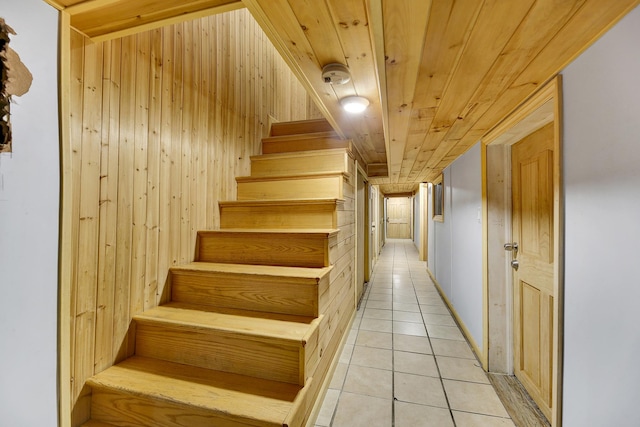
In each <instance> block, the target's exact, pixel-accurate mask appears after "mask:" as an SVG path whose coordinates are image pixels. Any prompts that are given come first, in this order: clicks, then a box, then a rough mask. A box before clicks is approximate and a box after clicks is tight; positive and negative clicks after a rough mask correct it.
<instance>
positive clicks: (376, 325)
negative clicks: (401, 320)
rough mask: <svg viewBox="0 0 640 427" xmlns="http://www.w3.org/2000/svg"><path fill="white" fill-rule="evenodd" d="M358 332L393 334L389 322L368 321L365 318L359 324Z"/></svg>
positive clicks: (391, 325) (390, 322) (391, 324)
mask: <svg viewBox="0 0 640 427" xmlns="http://www.w3.org/2000/svg"><path fill="white" fill-rule="evenodd" d="M360 330H364V331H377V332H393V323H392V321H391V320H382V319H369V318H366V317H365V318H364V319H362V322H361V323H360Z"/></svg>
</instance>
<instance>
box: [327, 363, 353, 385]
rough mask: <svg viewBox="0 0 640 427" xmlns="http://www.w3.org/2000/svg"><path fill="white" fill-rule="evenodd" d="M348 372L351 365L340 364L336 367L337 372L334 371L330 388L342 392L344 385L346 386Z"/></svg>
mask: <svg viewBox="0 0 640 427" xmlns="http://www.w3.org/2000/svg"><path fill="white" fill-rule="evenodd" d="M348 370H349V364H347V363H338V364H337V365H336V369H335V371H333V377H331V382H330V383H329V388H333V389H336V390H342V385H343V384H344V379H345V378H346V377H347V371H348Z"/></svg>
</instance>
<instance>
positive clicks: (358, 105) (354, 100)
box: [340, 96, 369, 113]
mask: <svg viewBox="0 0 640 427" xmlns="http://www.w3.org/2000/svg"><path fill="white" fill-rule="evenodd" d="M340 104H342V108H344V110H345V111H347V112H349V113H362V112H363V111H364V110H366V109H367V107H368V106H369V100H368V99H367V98H363V97H361V96H348V97H346V98H342V99H341V100H340Z"/></svg>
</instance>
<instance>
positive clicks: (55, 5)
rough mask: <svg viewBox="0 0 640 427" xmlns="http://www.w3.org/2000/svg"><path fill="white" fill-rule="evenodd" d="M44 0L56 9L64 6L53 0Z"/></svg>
mask: <svg viewBox="0 0 640 427" xmlns="http://www.w3.org/2000/svg"><path fill="white" fill-rule="evenodd" d="M44 2H45V3H47V4H48V5H49V6H52V7H54V8H55V9H57V10H64V6H61V5H59V4H58V3H57V2H56V1H55V0H44Z"/></svg>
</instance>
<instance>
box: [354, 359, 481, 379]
mask: <svg viewBox="0 0 640 427" xmlns="http://www.w3.org/2000/svg"><path fill="white" fill-rule="evenodd" d="M436 360H437V361H438V368H440V375H442V378H447V379H450V380H459V381H470V382H474V383H484V384H489V379H488V378H487V375H486V374H485V373H484V370H483V369H482V368H481V367H480V362H478V361H476V360H472V359H459V358H457V357H444V356H437V357H436ZM352 363H353V362H352Z"/></svg>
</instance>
